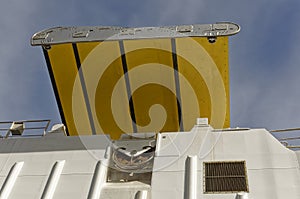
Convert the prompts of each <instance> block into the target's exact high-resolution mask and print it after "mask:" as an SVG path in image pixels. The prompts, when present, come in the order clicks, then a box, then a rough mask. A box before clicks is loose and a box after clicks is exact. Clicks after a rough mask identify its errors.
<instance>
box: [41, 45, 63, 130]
mask: <svg viewBox="0 0 300 199" xmlns="http://www.w3.org/2000/svg"><path fill="white" fill-rule="evenodd" d="M43 53H44V56H45V60H46V64H47V69H48V73H49V76H50V80H51V84H52V87H53V90H54V95H55V99H56V103H57V106H58V111H59V114H60V118H61V122H62V123H63V124H64V125H66V126H67V122H66V118H65V115H64V111H63V108H62V104H61V101H60V98H59V93H58V89H57V86H56V83H55V78H54V74H53V70H52V66H51V62H50V58H49V54H48V51H47V50H46V49H44V47H43ZM67 127H68V126H67ZM66 133H67V135H69V133H68V128H66Z"/></svg>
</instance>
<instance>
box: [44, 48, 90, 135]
mask: <svg viewBox="0 0 300 199" xmlns="http://www.w3.org/2000/svg"><path fill="white" fill-rule="evenodd" d="M48 55H49V58H50V62H51V66H52V70H53V74H54V77H55V83H56V86H57V90H58V94H59V98H60V101H61V105H62V108H63V113H64V117H65V120H66V122H67V124H66V125H67V128H68V132H69V134H70V135H78V134H81V135H82V134H90V132H91V129H90V125H89V121H88V116H87V112H86V107H85V102H84V97H83V94H82V92H79V93H78V94H77V96H75V97H76V98H77V99H78V101H79V102H80V106H78V108H77V109H76V111H78V113H80V114H81V117H82V119H81V120H80V121H79V122H80V123H82V124H81V125H80V126H85V127H86V128H79V129H78V128H77V127H76V125H75V123H74V119H73V116H74V114H76V113H74V112H73V108H72V103H71V102H72V97H73V92H72V88H73V85H74V81H75V78H76V76H77V71H78V70H77V66H76V60H75V57H74V53H73V48H72V44H61V45H54V46H52V47H51V49H50V50H48Z"/></svg>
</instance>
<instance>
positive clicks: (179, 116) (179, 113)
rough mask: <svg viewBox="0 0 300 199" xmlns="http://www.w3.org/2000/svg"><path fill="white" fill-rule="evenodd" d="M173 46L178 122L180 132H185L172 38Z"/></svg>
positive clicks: (174, 42)
mask: <svg viewBox="0 0 300 199" xmlns="http://www.w3.org/2000/svg"><path fill="white" fill-rule="evenodd" d="M171 45H172V59H173V67H174V78H175V86H176V97H177V112H178V121H179V128H180V131H183V129H184V127H183V118H182V112H181V92H180V84H179V74H178V73H179V72H178V60H177V53H176V41H175V38H171Z"/></svg>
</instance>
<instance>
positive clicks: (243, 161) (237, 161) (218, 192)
mask: <svg viewBox="0 0 300 199" xmlns="http://www.w3.org/2000/svg"><path fill="white" fill-rule="evenodd" d="M209 163H244V170H245V176H243V177H245V180H246V189H247V191H243V192H246V193H249V183H248V174H247V166H246V161H245V160H240V161H239V160H233V161H230V160H228V161H207V162H203V193H204V194H221V193H225V194H226V193H228V194H230V193H238V192H236V191H212V192H210V191H206V184H205V183H206V182H205V179H206V175H205V164H209ZM228 177H229V176H228ZM232 177H236V176H232Z"/></svg>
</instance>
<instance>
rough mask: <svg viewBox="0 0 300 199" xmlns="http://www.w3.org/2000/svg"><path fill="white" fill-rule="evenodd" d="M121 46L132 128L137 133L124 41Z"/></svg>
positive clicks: (120, 42) (120, 43)
mask: <svg viewBox="0 0 300 199" xmlns="http://www.w3.org/2000/svg"><path fill="white" fill-rule="evenodd" d="M119 46H120V52H121V60H122V66H123V72H124V76H125V83H126V91H127V98H128V101H129V109H130V116H131V119H132V128H133V132H134V133H137V126H136V117H135V112H134V106H133V99H132V97H131V86H130V82H129V76H128V73H127V72H128V66H127V61H126V55H125V49H124V43H123V41H122V40H120V41H119Z"/></svg>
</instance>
